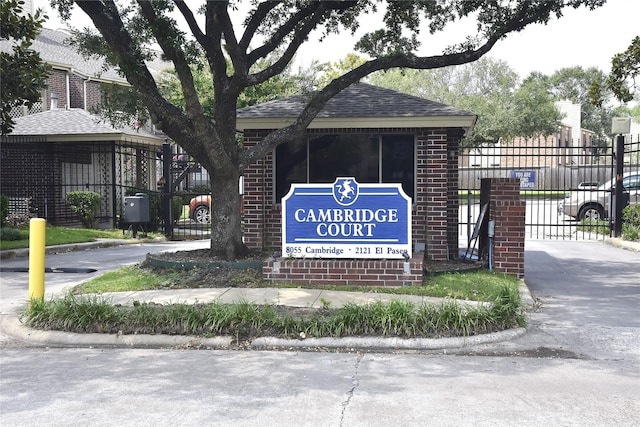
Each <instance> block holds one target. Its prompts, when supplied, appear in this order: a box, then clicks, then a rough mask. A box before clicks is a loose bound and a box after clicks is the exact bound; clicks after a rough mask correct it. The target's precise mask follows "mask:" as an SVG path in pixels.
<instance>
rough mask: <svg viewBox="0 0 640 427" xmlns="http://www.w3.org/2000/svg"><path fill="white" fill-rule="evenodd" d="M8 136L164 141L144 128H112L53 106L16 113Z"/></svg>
mask: <svg viewBox="0 0 640 427" xmlns="http://www.w3.org/2000/svg"><path fill="white" fill-rule="evenodd" d="M9 136H10V137H11V136H47V137H50V138H48V139H51V137H55V140H56V141H61V140H71V139H82V138H84V139H91V140H92V141H96V140H105V141H113V140H124V139H126V140H147V141H148V142H153V143H162V141H163V138H160V137H158V136H156V135H154V134H153V133H151V132H149V131H147V130H145V129H144V128H140V129H138V130H136V129H134V128H132V127H124V128H115V127H113V126H111V124H109V123H108V122H106V120H105V119H104V118H101V117H98V116H95V115H93V114H90V113H89V112H87V111H85V110H82V109H78V108H72V109H68V110H64V109H55V110H49V111H44V112H42V113H37V114H31V115H28V116H22V117H18V118H16V119H15V127H14V128H13V131H12V132H11V134H10V135H9ZM156 140H157V141H156Z"/></svg>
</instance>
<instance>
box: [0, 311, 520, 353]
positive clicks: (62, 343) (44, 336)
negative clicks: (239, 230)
mask: <svg viewBox="0 0 640 427" xmlns="http://www.w3.org/2000/svg"><path fill="white" fill-rule="evenodd" d="M0 330H1V331H2V332H3V333H4V334H6V335H8V336H10V337H12V338H14V339H16V340H19V341H23V342H25V343H31V344H37V345H41V346H47V347H71V348H77V347H84V348H91V347H108V348H176V347H179V348H180V347H181V348H200V349H201V348H205V349H228V348H230V347H232V346H233V345H234V344H237V343H234V339H233V337H227V336H221V337H212V338H205V337H197V336H187V335H146V334H145V335H121V334H79V333H73V332H61V331H42V330H38V329H32V328H30V327H28V326H25V325H23V324H22V323H21V322H20V320H19V319H18V317H16V316H10V315H2V316H0ZM526 331H527V330H526V329H525V328H515V329H509V330H506V331H501V332H493V333H489V334H483V335H474V336H470V337H451V338H397V337H389V338H381V337H344V338H307V339H299V340H296V339H284V338H274V337H261V338H256V339H254V340H253V341H252V342H251V343H250V347H251V348H253V349H256V350H260V349H267V348H279V349H280V348H297V349H302V348H308V347H325V348H332V349H369V350H373V349H386V350H444V349H454V348H464V347H471V346H475V345H480V344H489V343H496V342H502V341H507V340H511V339H513V338H516V337H519V336H522V335H524V334H525V333H526Z"/></svg>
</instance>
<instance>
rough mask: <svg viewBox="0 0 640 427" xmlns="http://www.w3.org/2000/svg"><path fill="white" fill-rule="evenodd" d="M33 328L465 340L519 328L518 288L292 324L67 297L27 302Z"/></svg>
mask: <svg viewBox="0 0 640 427" xmlns="http://www.w3.org/2000/svg"><path fill="white" fill-rule="evenodd" d="M23 316H24V318H25V321H26V324H28V325H30V326H33V327H36V328H46V329H53V330H65V331H72V332H101V333H116V332H121V333H124V334H131V333H148V334H172V335H175V334H188V335H206V336H209V335H230V336H235V337H237V340H238V341H240V340H245V339H250V338H254V337H259V336H265V335H267V336H269V335H276V336H284V337H289V338H300V337H302V338H306V337H344V336H372V335H374V336H375V335H379V336H385V337H442V336H468V335H474V334H479V333H486V332H495V331H500V330H504V329H508V328H513V327H517V326H524V324H525V317H524V312H523V308H522V305H521V301H520V296H519V293H518V290H517V288H515V289H514V288H513V287H508V286H505V287H504V288H502V289H501V290H500V292H499V294H498V295H497V297H496V298H495V301H494V303H493V304H492V305H491V306H490V307H478V308H473V307H468V306H462V305H460V304H457V303H456V302H454V301H451V300H447V301H445V302H443V303H442V304H439V305H435V304H422V305H420V306H416V305H414V304H412V303H410V302H407V301H404V300H402V299H397V300H393V301H391V302H389V303H382V302H379V301H378V302H375V303H373V304H367V305H358V304H353V303H350V304H346V305H345V306H343V307H342V308H339V309H330V308H329V307H328V306H325V307H323V308H322V309H321V310H318V311H316V312H314V313H311V314H308V315H306V316H300V317H295V318H294V317H292V316H291V315H289V314H287V312H286V311H284V312H282V311H278V308H277V307H272V306H268V305H256V304H251V303H248V302H240V303H238V304H221V303H212V304H198V305H189V304H171V305H167V306H165V305H158V304H148V303H140V302H137V301H134V303H133V306H115V305H113V304H111V303H110V302H109V300H107V299H104V298H102V297H99V296H95V295H92V296H76V295H71V294H68V295H66V296H65V297H64V298H62V299H55V300H50V301H47V302H43V301H32V302H31V304H30V305H29V307H28V308H27V310H26V311H25V312H24V313H23Z"/></svg>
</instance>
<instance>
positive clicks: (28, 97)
mask: <svg viewBox="0 0 640 427" xmlns="http://www.w3.org/2000/svg"><path fill="white" fill-rule="evenodd" d="M23 6H24V1H22V0H3V1H2V2H0V28H2V31H1V32H0V39H1V40H13V46H12V52H11V53H8V52H0V99H1V101H2V108H1V113H0V133H1V134H2V135H6V134H8V133H10V132H11V130H12V129H13V127H14V125H15V122H14V120H13V118H12V117H11V110H12V109H13V108H15V107H19V106H22V105H25V106H27V107H29V108H30V107H32V106H33V104H35V103H36V102H38V101H40V90H41V89H42V88H44V87H45V86H46V80H47V77H48V75H49V72H50V70H51V68H50V67H49V66H48V65H46V64H44V63H43V62H42V60H41V59H40V55H39V54H38V53H37V52H35V51H34V50H32V49H31V43H32V42H33V40H34V39H35V38H36V36H37V35H38V33H39V32H40V29H41V28H42V23H43V22H44V21H45V20H46V18H47V17H46V15H43V14H42V12H41V11H40V10H38V11H36V13H35V14H34V15H30V14H29V15H25V14H24V13H23Z"/></svg>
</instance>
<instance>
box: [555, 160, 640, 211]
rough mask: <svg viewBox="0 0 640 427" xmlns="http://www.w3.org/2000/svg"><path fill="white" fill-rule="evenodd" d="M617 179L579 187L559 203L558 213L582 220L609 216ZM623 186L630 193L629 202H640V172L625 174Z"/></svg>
mask: <svg viewBox="0 0 640 427" xmlns="http://www.w3.org/2000/svg"><path fill="white" fill-rule="evenodd" d="M614 184H615V180H613V179H612V180H611V181H609V182H606V183H604V184H602V185H601V186H599V187H597V188H595V189H584V190H582V189H579V190H575V191H572V192H571V193H570V194H568V195H567V196H566V197H565V198H564V200H563V201H562V202H560V204H559V205H558V213H560V214H561V215H562V214H564V215H568V216H570V217H573V218H576V219H577V220H579V221H582V220H585V219H587V220H600V219H605V218H607V217H608V216H609V210H610V207H609V205H610V200H611V193H612V191H613V190H612V189H614ZM622 186H623V187H624V190H625V192H627V193H628V194H629V203H630V204H637V203H640V172H628V173H626V174H624V175H623V178H622Z"/></svg>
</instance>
